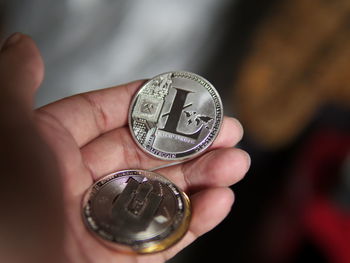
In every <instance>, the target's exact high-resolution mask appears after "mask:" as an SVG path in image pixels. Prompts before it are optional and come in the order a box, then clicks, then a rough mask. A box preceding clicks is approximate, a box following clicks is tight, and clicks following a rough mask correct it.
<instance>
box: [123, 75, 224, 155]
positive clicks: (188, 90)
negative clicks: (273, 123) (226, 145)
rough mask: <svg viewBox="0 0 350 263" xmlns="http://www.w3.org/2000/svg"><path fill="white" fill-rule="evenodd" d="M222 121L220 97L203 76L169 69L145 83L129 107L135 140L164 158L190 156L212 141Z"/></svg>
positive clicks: (130, 125)
mask: <svg viewBox="0 0 350 263" xmlns="http://www.w3.org/2000/svg"><path fill="white" fill-rule="evenodd" d="M222 120H223V107H222V102H221V99H220V96H219V94H218V92H217V91H216V90H215V88H214V87H213V85H212V84H210V83H209V82H208V81H207V80H206V79H204V78H202V77H200V76H198V75H196V74H194V73H190V72H169V73H164V74H161V75H158V76H156V77H154V78H153V79H151V80H149V81H148V82H146V83H145V84H144V85H143V86H142V87H141V88H140V90H139V91H138V92H137V93H136V95H135V97H134V99H133V101H132V103H131V105H130V109H129V127H130V131H131V134H132V136H133V138H134V139H135V141H136V143H137V144H138V145H139V146H140V147H141V149H143V150H144V151H146V152H147V153H149V154H151V155H153V156H155V157H157V158H160V159H163V160H183V159H188V158H193V157H195V156H196V155H198V154H200V153H202V152H203V151H204V150H205V149H207V148H208V147H209V146H210V145H211V144H212V143H213V141H214V140H215V138H216V136H217V134H218V132H219V130H220V127H221V123H222Z"/></svg>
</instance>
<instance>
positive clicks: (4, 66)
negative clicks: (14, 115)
mask: <svg viewBox="0 0 350 263" xmlns="http://www.w3.org/2000/svg"><path fill="white" fill-rule="evenodd" d="M43 76H44V65H43V61H42V58H41V56H40V53H39V50H38V48H37V47H36V45H35V43H34V41H33V40H32V39H31V38H30V37H29V36H26V35H24V34H21V33H15V34H13V35H12V36H11V37H10V38H8V39H7V41H5V43H4V45H3V46H2V47H1V51H0V83H1V90H0V92H1V96H0V97H1V99H2V103H1V105H2V106H3V107H4V108H7V109H12V108H14V107H13V106H15V107H16V108H17V107H22V106H26V107H30V108H31V107H32V106H33V95H34V92H35V91H36V89H37V88H38V87H39V85H40V83H41V82H42V80H43Z"/></svg>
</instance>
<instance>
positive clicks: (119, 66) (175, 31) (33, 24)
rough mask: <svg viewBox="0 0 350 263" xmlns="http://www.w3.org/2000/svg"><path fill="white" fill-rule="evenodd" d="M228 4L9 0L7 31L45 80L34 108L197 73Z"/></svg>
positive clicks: (204, 1) (197, 0)
mask: <svg viewBox="0 0 350 263" xmlns="http://www.w3.org/2000/svg"><path fill="white" fill-rule="evenodd" d="M231 3H232V0H231V1H230V0H215V1H213V0H191V1H188V0H177V1H170V0H163V1H156V0H143V1H141V0H139V1H138V0H119V1H118V0H60V1H48V0H27V1H23V0H11V1H7V2H6V8H7V10H6V13H5V14H6V17H5V31H6V34H10V33H11V32H14V31H20V32H24V33H27V34H29V35H31V36H32V37H33V38H34V40H36V41H37V43H38V45H39V48H40V50H41V52H42V55H43V58H44V61H45V65H46V74H45V80H44V83H43V84H42V87H41V89H40V90H39V92H38V94H37V106H40V105H43V104H46V103H49V102H52V101H54V100H57V99H60V98H62V97H65V96H69V95H72V94H75V93H79V92H84V91H88V90H93V89H98V88H104V87H108V86H113V85H116V84H121V83H124V82H129V81H132V80H135V79H140V78H149V77H152V76H154V75H157V74H159V73H162V72H166V71H170V70H189V71H193V72H199V73H200V71H201V69H202V67H203V65H205V64H206V63H208V60H209V58H210V57H211V55H212V53H213V51H214V50H215V47H216V45H217V43H218V40H219V39H220V36H221V35H222V34H223V33H224V30H223V28H222V25H221V24H220V23H217V21H219V20H220V16H221V15H222V14H223V12H224V11H225V8H226V7H227V6H228V4H231Z"/></svg>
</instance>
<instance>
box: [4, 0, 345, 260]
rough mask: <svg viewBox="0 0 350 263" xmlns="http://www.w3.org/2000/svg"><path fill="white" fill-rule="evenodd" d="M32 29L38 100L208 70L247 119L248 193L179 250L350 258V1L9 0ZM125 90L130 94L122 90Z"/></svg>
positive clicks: (198, 256) (243, 185)
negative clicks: (39, 65) (42, 72)
mask: <svg viewBox="0 0 350 263" xmlns="http://www.w3.org/2000/svg"><path fill="white" fill-rule="evenodd" d="M0 5H1V9H0V10H1V13H0V18H1V32H2V33H1V36H2V37H1V38H4V37H6V36H7V35H8V34H10V33H11V32H13V31H21V32H24V33H27V34H30V35H31V36H32V37H33V38H34V40H35V41H36V42H37V43H38V45H39V48H40V50H41V52H42V54H43V57H44V61H45V65H46V76H45V80H44V83H43V84H42V87H41V89H40V91H39V93H38V95H37V98H36V104H37V106H41V105H44V104H46V103H49V102H52V101H54V100H57V99H60V98H62V97H65V96H69V95H72V94H75V93H79V92H84V91H88V90H93V89H98V88H104V87H108V86H113V85H116V84H121V83H124V82H129V81H132V80H135V79H140V78H150V77H152V76H154V75H157V74H159V73H162V72H166V71H171V70H188V71H192V72H195V73H198V74H200V75H202V76H204V77H205V78H207V79H208V80H209V81H210V82H212V83H213V84H214V86H215V87H216V88H217V89H218V91H219V93H220V94H221V96H222V98H223V102H224V108H225V112H226V114H227V115H231V116H235V117H237V118H238V119H240V120H241V122H242V124H243V126H244V127H245V136H244V138H243V141H242V142H241V143H240V144H239V147H241V148H243V149H245V150H246V151H248V152H249V153H250V154H251V157H252V166H251V169H250V171H249V173H248V174H247V176H246V178H245V179H244V180H243V181H241V182H239V183H238V184H236V185H235V186H233V187H232V189H233V190H234V191H235V195H236V202H235V205H234V206H233V209H232V212H231V213H230V214H229V216H228V217H227V218H226V219H225V220H224V221H223V222H222V224H220V225H219V226H218V227H217V228H215V229H214V230H213V231H211V232H210V233H208V234H206V235H204V236H202V237H201V238H200V239H199V240H198V241H197V242H195V243H194V244H192V245H191V246H189V247H188V248H186V249H185V250H184V251H182V252H181V253H179V254H178V255H177V256H176V257H175V258H174V259H172V260H170V261H169V263H178V262H183V263H187V262H193V263H195V262H204V261H206V262H209V261H210V262H211V261H216V262H272V263H274V262H276V263H277V262H292V263H294V262H332V263H333V262H334V263H349V262H350V132H349V131H350V87H349V83H350V1H348V0H308V1H302V0H280V1H277V0H266V1H259V0H231V1H230V0H216V1H212V0H192V1H187V0H177V1H155V0H144V1H136V0H128V1H127V0H114V1H112V0H61V1H47V0H26V1H21V0H11V1H4V0H2V1H1V0H0ZM116 103H117V102H116Z"/></svg>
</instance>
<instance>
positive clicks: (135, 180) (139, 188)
mask: <svg viewBox="0 0 350 263" xmlns="http://www.w3.org/2000/svg"><path fill="white" fill-rule="evenodd" d="M82 210H83V218H84V222H85V224H86V226H87V227H88V229H89V230H91V231H92V233H93V234H94V235H95V236H96V237H98V238H99V239H100V240H101V241H103V242H104V243H105V244H107V245H108V246H111V247H113V248H116V249H118V250H124V251H127V252H136V253H155V252H159V251H162V250H164V249H167V248H168V247H170V246H172V245H173V244H175V243H176V242H177V241H179V240H180V239H181V238H182V237H183V236H184V234H185V233H186V231H187V229H188V225H189V221H190V215H191V212H190V201H189V198H188V197H187V196H186V195H185V193H183V192H182V191H181V190H179V189H178V188H177V187H176V186H175V185H174V184H173V183H171V182H170V181H169V180H167V179H166V178H164V177H162V176H161V175H159V174H157V173H154V172H149V171H143V170H126V171H119V172H116V173H114V174H111V175H108V176H106V177H104V178H102V179H101V180H99V181H97V182H96V183H95V184H94V185H93V186H92V187H91V188H90V189H89V190H88V191H87V193H86V195H85V198H84V201H83V208H82Z"/></svg>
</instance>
